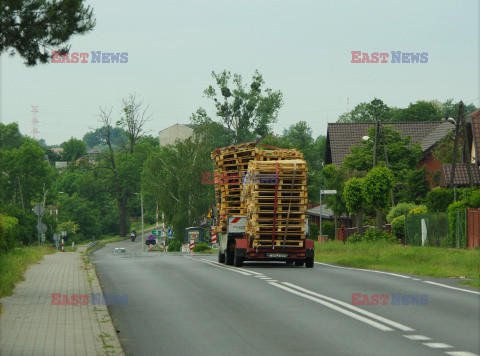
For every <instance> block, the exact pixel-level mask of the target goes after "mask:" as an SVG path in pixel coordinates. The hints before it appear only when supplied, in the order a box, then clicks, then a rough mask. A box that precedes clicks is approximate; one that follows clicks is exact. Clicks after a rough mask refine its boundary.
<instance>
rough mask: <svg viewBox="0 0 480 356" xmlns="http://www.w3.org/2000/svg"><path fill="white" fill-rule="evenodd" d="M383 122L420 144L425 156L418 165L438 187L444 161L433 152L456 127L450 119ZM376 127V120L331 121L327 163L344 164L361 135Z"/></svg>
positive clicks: (428, 179)
mask: <svg viewBox="0 0 480 356" xmlns="http://www.w3.org/2000/svg"><path fill="white" fill-rule="evenodd" d="M382 125H384V126H391V127H392V128H393V130H395V131H398V132H400V134H401V136H402V137H405V136H410V137H411V139H412V143H418V144H420V147H421V149H422V156H421V157H420V161H419V162H418V165H417V167H418V168H421V167H424V166H425V169H426V171H427V176H426V179H427V181H429V182H430V184H431V186H432V187H433V186H435V185H436V184H437V182H435V179H434V177H435V174H437V173H440V171H441V168H442V162H441V161H439V160H438V159H437V158H435V157H434V155H433V151H434V149H435V148H436V147H437V144H438V143H439V142H441V140H442V139H443V138H444V137H445V136H446V135H448V134H449V133H450V132H452V131H453V130H454V129H455V126H454V125H452V124H451V123H450V122H447V121H418V122H384V123H382ZM373 126H375V123H373V122H362V123H330V124H328V129H327V149H326V154H325V164H329V163H333V164H334V165H336V166H341V165H342V163H343V161H344V159H345V157H346V156H348V155H349V154H350V149H351V148H352V147H353V146H360V145H361V143H360V142H361V141H362V137H363V136H365V135H367V134H368V129H369V128H370V127H373Z"/></svg>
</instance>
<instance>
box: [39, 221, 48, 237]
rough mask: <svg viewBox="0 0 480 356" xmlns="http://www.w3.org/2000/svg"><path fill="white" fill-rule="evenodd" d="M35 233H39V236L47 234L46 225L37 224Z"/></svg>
mask: <svg viewBox="0 0 480 356" xmlns="http://www.w3.org/2000/svg"><path fill="white" fill-rule="evenodd" d="M37 231H38V232H39V233H40V234H44V233H46V232H47V225H45V224H44V223H42V222H39V223H38V224H37Z"/></svg>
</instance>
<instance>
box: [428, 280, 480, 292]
mask: <svg viewBox="0 0 480 356" xmlns="http://www.w3.org/2000/svg"><path fill="white" fill-rule="evenodd" d="M423 282H425V283H428V284H433V285H436V286H439V287H444V288H449V289H455V290H459V291H462V292H466V293H472V294H478V295H480V292H475V291H473V290H468V289H463V288H457V287H452V286H447V285H446V284H441V283H436V282H431V281H423Z"/></svg>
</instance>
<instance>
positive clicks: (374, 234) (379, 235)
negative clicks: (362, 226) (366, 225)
mask: <svg viewBox="0 0 480 356" xmlns="http://www.w3.org/2000/svg"><path fill="white" fill-rule="evenodd" d="M391 239H392V235H390V234H389V233H388V232H386V231H385V230H377V229H367V231H365V234H364V235H363V241H379V240H391Z"/></svg>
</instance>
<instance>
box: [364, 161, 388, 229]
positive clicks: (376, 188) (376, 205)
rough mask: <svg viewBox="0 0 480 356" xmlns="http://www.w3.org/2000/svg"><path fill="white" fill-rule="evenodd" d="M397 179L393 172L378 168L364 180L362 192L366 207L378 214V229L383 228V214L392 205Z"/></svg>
mask: <svg viewBox="0 0 480 356" xmlns="http://www.w3.org/2000/svg"><path fill="white" fill-rule="evenodd" d="M394 180H395V178H394V177H393V173H392V171H390V170H389V169H388V168H386V167H383V166H376V167H375V168H373V169H372V170H371V171H370V172H368V174H367V175H366V176H365V178H363V181H362V191H363V197H364V199H365V203H366V205H368V207H370V208H371V209H372V210H376V212H377V228H378V229H379V230H380V229H382V226H383V212H384V211H385V210H386V209H387V208H388V206H389V204H390V195H391V192H392V189H393V185H394Z"/></svg>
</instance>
